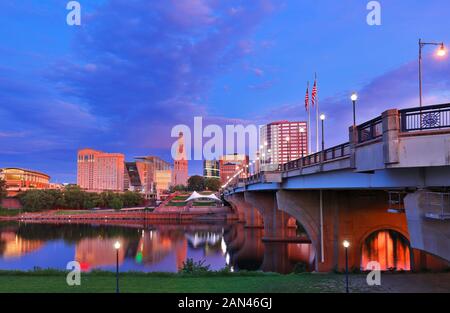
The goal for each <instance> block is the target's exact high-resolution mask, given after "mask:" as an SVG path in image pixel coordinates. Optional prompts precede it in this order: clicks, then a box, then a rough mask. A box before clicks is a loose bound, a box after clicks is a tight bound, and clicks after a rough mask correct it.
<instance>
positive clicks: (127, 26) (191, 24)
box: [0, 0, 450, 182]
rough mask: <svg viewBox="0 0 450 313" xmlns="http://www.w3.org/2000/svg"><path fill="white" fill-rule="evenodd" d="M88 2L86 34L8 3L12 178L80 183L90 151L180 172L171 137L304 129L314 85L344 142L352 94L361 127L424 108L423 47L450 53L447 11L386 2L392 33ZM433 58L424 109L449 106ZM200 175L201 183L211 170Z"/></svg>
mask: <svg viewBox="0 0 450 313" xmlns="http://www.w3.org/2000/svg"><path fill="white" fill-rule="evenodd" d="M80 2H81V5H82V8H83V11H82V12H83V13H82V24H81V26H80V27H76V26H73V27H70V26H68V25H67V24H66V20H65V19H66V14H67V10H66V9H65V3H61V2H58V1H48V2H46V3H42V2H40V1H30V2H29V3H27V4H20V3H16V2H13V1H5V2H2V3H1V4H0V12H1V13H0V17H1V19H0V23H1V26H5V25H7V26H5V27H0V35H1V36H2V38H4V40H3V41H2V43H1V44H0V74H1V77H2V78H1V79H2V83H1V84H0V101H1V102H2V103H3V105H2V106H1V107H0V121H1V124H0V125H1V126H0V146H1V147H2V153H1V154H0V164H1V167H23V168H31V169H36V170H39V171H42V172H45V173H48V174H49V175H50V176H51V177H52V178H53V179H52V180H53V181H57V182H75V181H76V159H75V158H74V157H73V156H74V155H75V154H76V151H77V150H78V149H79V148H81V147H92V148H94V149H98V150H102V151H119V152H121V153H124V154H125V155H127V156H134V155H158V156H160V157H162V158H163V159H165V160H170V161H171V162H173V160H172V159H171V156H170V146H171V144H172V143H173V142H174V141H175V139H176V138H171V137H170V129H171V128H172V127H173V126H174V125H176V124H180V123H182V124H183V123H184V124H188V125H190V124H191V123H192V121H193V117H194V116H203V117H204V119H205V121H206V122H207V123H215V124H218V125H225V124H229V123H240V124H244V125H245V124H256V125H263V124H267V123H270V122H272V121H274V120H284V119H288V120H306V119H307V116H306V112H305V110H304V91H305V89H306V85H307V81H309V82H310V86H312V83H313V80H314V73H317V74H318V84H319V98H320V106H321V108H322V110H323V111H324V112H325V113H326V114H327V123H326V127H327V129H337V130H339V131H336V132H330V131H329V132H328V133H327V138H326V141H327V146H330V145H334V144H339V143H342V142H345V141H346V140H347V139H348V138H346V134H347V130H348V127H349V126H350V125H351V124H352V115H351V101H350V100H349V95H350V94H351V92H353V91H357V92H358V94H359V96H360V99H359V101H358V105H357V121H358V122H363V121H366V120H370V119H371V118H373V117H375V116H377V115H378V114H379V112H382V111H383V110H385V109H389V108H393V107H396V108H405V107H415V106H417V105H418V102H419V98H418V78H417V72H418V67H417V54H418V51H417V50H418V49H417V43H418V40H419V38H423V39H424V40H430V41H439V42H441V41H443V42H444V43H448V42H449V41H450V38H449V34H448V32H447V30H448V28H449V26H450V25H449V23H450V22H449V21H448V19H446V17H445V11H446V10H443V9H442V8H445V7H448V6H449V4H448V3H447V2H444V1H443V0H442V1H437V2H436V5H433V6H429V5H428V4H427V3H410V2H409V1H396V3H391V2H386V1H382V2H381V3H382V25H381V26H369V25H367V23H366V15H367V13H368V11H367V9H366V4H367V3H366V1H362V2H361V3H357V4H353V5H350V4H348V3H332V4H330V3H329V2H326V3H325V2H324V1H302V2H301V3H299V2H298V1H285V2H283V3H282V4H280V3H279V2H278V1H269V0H261V1H249V2H246V3H242V2H241V1H228V2H226V3H217V2H214V1H212V2H208V1H201V0H196V1H194V0H183V1H178V2H171V3H168V4H167V5H166V6H163V7H161V6H159V5H158V3H157V2H154V3H151V4H149V3H148V2H147V1H135V5H134V6H133V7H127V6H126V1H119V0H113V1H106V0H104V1H98V2H96V3H95V4H93V3H91V2H90V1H80ZM406 9H407V11H408V14H407V15H405V14H403V13H402V12H404V11H405V10H406ZM151 12H153V13H155V14H157V15H158V16H160V18H159V19H155V18H154V15H153V14H152V13H151ZM181 12H183V13H181ZM336 19H339V23H335V20H336ZM146 25H148V26H149V27H145V26H146ZM151 29H156V31H152V30H151ZM10 32H14V33H16V34H17V36H8V33H10ZM111 38H115V40H111ZM125 38H127V39H130V40H125ZM43 43H45V44H43ZM155 43H158V44H155ZM433 55H434V51H433V49H431V48H430V49H427V50H425V51H424V100H425V101H424V102H425V104H436V103H441V102H448V99H449V93H448V90H449V88H448V87H449V85H450V79H449V77H448V72H449V70H450V65H449V64H450V63H449V61H448V58H445V59H444V60H437V59H435V58H434V56H433ZM129 77H133V79H130V78H129ZM434 81H439V82H440V83H439V84H433V82H434ZM431 95H432V96H431ZM244 108H245V110H244ZM311 133H312V134H314V123H313V122H312V129H311ZM49 161H50V162H49ZM189 167H190V172H189V174H190V175H194V174H200V175H201V173H202V162H201V161H190V162H189Z"/></svg>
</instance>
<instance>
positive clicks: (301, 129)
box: [299, 127, 305, 158]
mask: <svg viewBox="0 0 450 313" xmlns="http://www.w3.org/2000/svg"><path fill="white" fill-rule="evenodd" d="M299 131H300V141H301V143H302V144H301V147H300V148H301V149H302V158H303V157H304V156H305V154H304V148H305V147H304V145H303V144H304V141H303V134H304V133H305V128H304V127H300V129H299Z"/></svg>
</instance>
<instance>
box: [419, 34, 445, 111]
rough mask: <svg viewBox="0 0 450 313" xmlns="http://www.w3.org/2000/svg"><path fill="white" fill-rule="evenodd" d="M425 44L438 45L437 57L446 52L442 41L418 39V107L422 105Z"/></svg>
mask: <svg viewBox="0 0 450 313" xmlns="http://www.w3.org/2000/svg"><path fill="white" fill-rule="evenodd" d="M425 46H439V49H438V50H437V52H436V55H437V56H438V57H444V56H445V55H446V54H447V51H446V49H445V45H444V43H443V42H441V43H438V42H423V41H422V39H419V100H420V107H422V103H423V96H422V49H423V47H425Z"/></svg>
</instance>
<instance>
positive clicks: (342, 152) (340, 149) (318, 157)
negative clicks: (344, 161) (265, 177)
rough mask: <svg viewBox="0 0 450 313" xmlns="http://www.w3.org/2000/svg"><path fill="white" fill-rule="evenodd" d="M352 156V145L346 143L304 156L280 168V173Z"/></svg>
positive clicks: (281, 165)
mask: <svg viewBox="0 0 450 313" xmlns="http://www.w3.org/2000/svg"><path fill="white" fill-rule="evenodd" d="M349 155H350V144H349V143H348V142H347V143H344V144H341V145H338V146H335V147H331V148H328V149H326V150H324V151H321V152H317V153H314V154H310V155H307V156H304V157H303V158H300V159H297V160H294V161H290V162H288V163H285V164H280V165H279V166H278V171H290V170H296V169H299V168H302V167H307V166H311V165H316V164H320V163H322V162H326V161H332V160H336V159H340V158H343V157H346V156H349Z"/></svg>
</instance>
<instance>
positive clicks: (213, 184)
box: [205, 177, 222, 191]
mask: <svg viewBox="0 0 450 313" xmlns="http://www.w3.org/2000/svg"><path fill="white" fill-rule="evenodd" d="M221 186H222V184H221V183H220V179H219V178H214V177H209V178H206V179H205V188H206V189H207V190H210V191H219V189H220V187H221Z"/></svg>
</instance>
